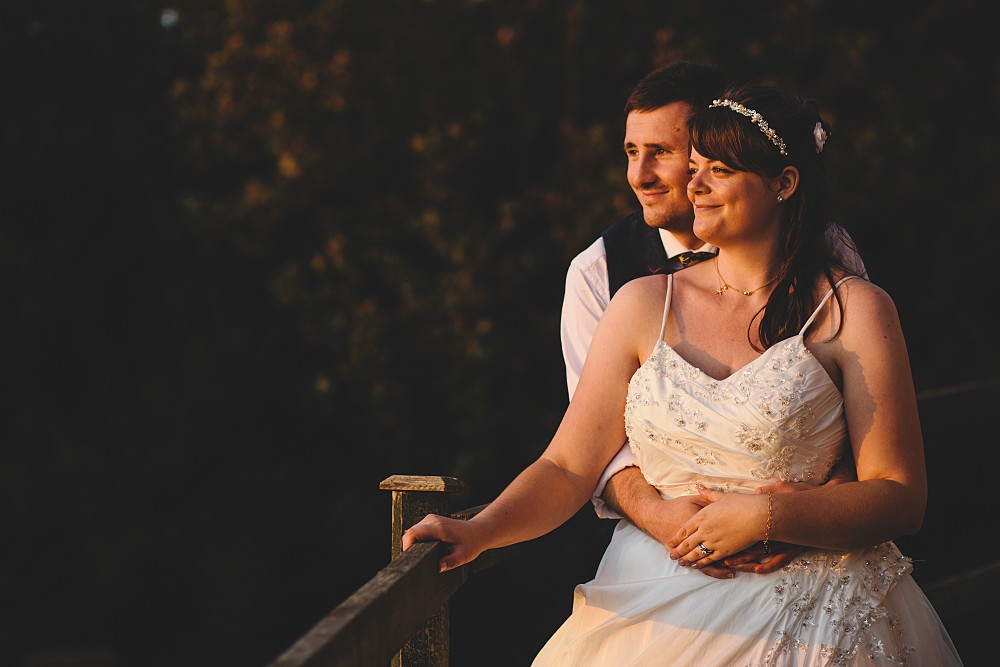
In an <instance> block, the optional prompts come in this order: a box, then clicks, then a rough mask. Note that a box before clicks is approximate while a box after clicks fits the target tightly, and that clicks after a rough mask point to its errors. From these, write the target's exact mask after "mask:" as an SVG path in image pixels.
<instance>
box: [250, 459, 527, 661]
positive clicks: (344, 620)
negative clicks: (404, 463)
mask: <svg viewBox="0 0 1000 667" xmlns="http://www.w3.org/2000/svg"><path fill="white" fill-rule="evenodd" d="M379 486H380V488H382V489H385V490H388V491H392V562H390V563H389V565H387V566H386V567H385V568H383V569H382V570H381V571H380V572H379V573H378V574H376V575H375V576H374V577H373V578H372V579H371V580H370V581H369V582H368V583H367V584H365V585H364V586H362V587H361V588H359V589H358V590H357V591H356V592H355V593H354V594H353V595H351V596H350V597H349V598H348V599H347V600H345V601H344V602H343V603H341V604H340V605H339V606H337V608H336V609H334V610H333V611H332V612H330V613H329V614H327V616H326V617H325V618H323V619H322V620H321V621H320V622H319V623H317V624H316V625H315V626H314V627H313V628H312V629H311V630H309V631H308V632H307V633H306V634H305V635H303V636H302V637H301V638H300V639H299V640H298V641H296V642H295V643H294V644H293V645H292V646H291V647H290V648H289V649H288V650H287V651H285V652H284V653H282V654H281V655H280V656H278V658H277V659H276V660H275V661H274V662H272V663H271V664H270V665H269V667H372V666H373V665H390V664H391V665H392V667H447V665H448V659H449V627H448V600H449V599H450V598H451V596H452V595H453V594H454V593H455V591H457V590H458V589H459V587H460V586H462V584H464V583H465V582H466V581H467V580H468V578H469V576H470V575H471V574H473V573H475V572H480V571H482V570H485V569H487V568H489V567H492V566H493V565H496V564H498V563H501V562H503V561H505V560H508V559H510V558H513V557H515V556H517V555H519V554H520V553H522V552H523V551H525V550H526V549H528V548H530V544H531V543H530V542H529V543H524V544H517V545H513V546H510V547H504V548H502V549H491V550H489V551H486V552H484V553H483V554H481V555H480V556H479V558H477V559H476V560H475V561H473V562H472V563H468V564H466V565H464V566H462V567H459V568H455V569H454V570H449V571H448V572H444V573H439V572H438V561H440V560H441V558H442V557H443V556H444V555H445V553H446V547H445V546H444V545H443V544H441V543H440V542H423V543H420V544H417V545H414V546H413V547H412V548H410V549H407V550H406V551H403V550H402V535H403V527H404V526H410V525H413V524H414V523H416V522H417V521H419V520H420V519H422V518H423V517H424V515H426V514H428V513H431V514H446V515H448V514H450V515H451V516H453V517H455V518H460V519H469V518H471V517H473V516H475V515H476V514H478V513H479V512H480V511H481V510H482V509H483V508H484V507H486V505H479V506H476V507H471V508H469V509H465V510H461V511H458V512H449V510H448V504H449V498H448V494H449V493H454V492H456V491H460V490H461V489H462V488H464V484H463V483H462V482H461V481H460V480H458V479H455V478H454V477H422V476H411V475H393V476H392V477H389V478H388V479H385V480H383V481H382V483H381V484H380V485H379Z"/></svg>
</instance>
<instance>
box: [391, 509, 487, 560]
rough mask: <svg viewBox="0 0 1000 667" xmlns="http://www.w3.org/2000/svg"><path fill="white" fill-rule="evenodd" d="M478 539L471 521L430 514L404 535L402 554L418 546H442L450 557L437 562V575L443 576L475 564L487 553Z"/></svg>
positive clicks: (477, 533) (476, 530)
mask: <svg viewBox="0 0 1000 667" xmlns="http://www.w3.org/2000/svg"><path fill="white" fill-rule="evenodd" d="M478 537H479V530H478V526H477V525H476V524H475V523H474V522H472V521H463V520H460V519H451V518H448V517H444V516H440V515H437V514H428V515H427V516H425V517H424V518H423V519H421V520H420V521H419V522H417V523H416V524H414V525H413V526H412V527H410V528H409V529H407V530H405V531H403V551H406V550H407V549H409V548H410V547H411V546H413V545H414V544H416V543H417V542H435V541H437V542H443V543H444V544H446V545H447V546H448V548H449V553H448V555H447V556H445V557H444V558H442V559H441V560H440V561H439V562H438V571H439V572H444V571H446V570H451V569H454V568H456V567H459V566H461V565H465V564H466V563H469V562H471V561H473V560H475V559H476V558H477V557H478V556H479V554H481V553H482V552H483V551H485V548H484V547H482V546H479V545H481V544H482V541H481V540H479V539H477V538H478Z"/></svg>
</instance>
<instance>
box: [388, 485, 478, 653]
mask: <svg viewBox="0 0 1000 667" xmlns="http://www.w3.org/2000/svg"><path fill="white" fill-rule="evenodd" d="M379 488H380V489H383V490H386V491H392V558H393V559H394V560H395V558H396V557H397V556H399V554H401V553H402V552H403V531H404V530H405V529H406V528H409V527H410V526H412V525H413V524H415V523H416V522H417V521H420V519H422V518H424V516H426V515H427V514H443V515H445V516H447V515H448V514H449V506H450V498H449V496H448V494H450V493H455V492H457V491H461V490H463V489H464V488H465V484H464V483H463V482H462V481H461V480H459V479H456V478H454V477H440V476H422V475H393V476H391V477H388V478H386V479H384V480H382V482H381V483H380V484H379ZM448 633H449V627H448V603H447V602H445V603H444V604H443V605H441V607H440V609H438V610H437V611H436V612H435V613H434V615H433V616H431V617H430V619H429V620H428V621H427V624H426V625H425V626H424V627H423V629H422V630H420V631H418V632H417V633H416V634H415V635H414V636H413V638H411V639H410V641H408V642H407V643H406V645H405V646H403V648H402V649H401V650H400V651H399V653H397V654H396V655H395V657H393V659H392V667H447V666H448V654H449V638H448Z"/></svg>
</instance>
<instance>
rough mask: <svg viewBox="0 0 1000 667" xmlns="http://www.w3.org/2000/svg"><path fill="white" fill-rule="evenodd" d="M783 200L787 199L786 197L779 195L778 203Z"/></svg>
mask: <svg viewBox="0 0 1000 667" xmlns="http://www.w3.org/2000/svg"><path fill="white" fill-rule="evenodd" d="M783 201H785V198H784V197H782V196H781V195H778V203H779V204H780V203H781V202H783Z"/></svg>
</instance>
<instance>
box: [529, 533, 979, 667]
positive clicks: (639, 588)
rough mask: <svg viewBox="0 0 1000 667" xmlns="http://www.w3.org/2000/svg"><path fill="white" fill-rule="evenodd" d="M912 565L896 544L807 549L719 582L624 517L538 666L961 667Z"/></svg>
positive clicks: (548, 643) (546, 647) (578, 591)
mask: <svg viewBox="0 0 1000 667" xmlns="http://www.w3.org/2000/svg"><path fill="white" fill-rule="evenodd" d="M911 571H912V564H911V561H910V559H908V558H906V557H905V556H903V555H901V554H900V552H899V550H898V549H897V548H896V546H895V545H894V544H893V543H891V542H887V543H885V544H882V545H879V546H877V547H873V548H870V549H865V550H859V551H851V552H831V551H824V550H819V549H809V550H806V551H803V552H802V553H801V554H800V555H799V556H798V557H797V558H796V559H795V560H794V561H793V562H792V563H790V564H789V565H788V566H786V567H785V568H783V569H781V570H779V571H777V572H773V573H771V574H767V575H760V574H749V573H740V572H737V573H736V576H735V577H734V578H733V579H714V578H712V577H709V576H707V575H705V574H702V573H701V572H699V571H697V570H694V569H691V568H689V567H680V566H678V565H677V564H676V562H675V561H673V560H671V559H670V557H669V556H668V555H667V553H666V549H665V547H664V546H663V545H662V544H660V543H659V542H657V541H655V540H653V539H652V538H650V537H649V536H647V535H646V534H644V533H643V532H641V531H640V530H638V529H637V528H635V527H634V526H633V525H632V524H630V523H629V522H627V521H620V522H619V523H618V526H617V528H616V529H615V531H614V535H613V537H612V539H611V543H610V544H609V546H608V549H607V551H606V552H605V554H604V557H603V559H602V560H601V564H600V566H599V567H598V570H597V574H596V575H595V577H594V579H593V580H592V581H590V582H588V583H586V584H581V585H579V586H577V587H576V591H575V593H574V601H573V612H572V614H571V615H570V617H569V618H568V619H567V620H566V621H565V622H564V623H563V624H562V626H561V627H560V628H559V629H558V630H557V631H556V633H555V634H554V635H553V636H552V637H551V638H550V639H549V641H548V642H547V643H546V644H545V646H544V647H543V648H542V650H541V651H540V652H539V654H538V655H537V657H536V658H535V660H534V662H533V663H532V666H533V667H546V666H549V665H567V666H568V665H572V666H573V667H580V666H581V665H605V666H608V667H623V666H625V665H643V666H645V667H649V666H651V665H664V666H669V667H757V666H768V667H770V666H775V667H793V666H794V667H806V666H808V667H815V666H817V665H852V666H854V665H858V666H860V665H910V666H911V667H912V666H918V667H949V666H953V665H961V664H962V661H961V659H960V658H959V656H958V652H957V651H956V650H955V647H954V645H953V643H952V641H951V639H950V637H949V636H948V633H947V631H946V630H945V628H944V626H943V624H942V623H941V620H940V618H939V617H938V615H937V613H936V612H935V611H934V609H933V607H932V606H931V604H930V602H929V601H928V599H927V597H926V596H925V595H924V593H923V591H921V590H920V588H919V587H918V586H917V584H916V582H915V581H914V580H913V578H912V577H911V576H910V572H911Z"/></svg>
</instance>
